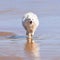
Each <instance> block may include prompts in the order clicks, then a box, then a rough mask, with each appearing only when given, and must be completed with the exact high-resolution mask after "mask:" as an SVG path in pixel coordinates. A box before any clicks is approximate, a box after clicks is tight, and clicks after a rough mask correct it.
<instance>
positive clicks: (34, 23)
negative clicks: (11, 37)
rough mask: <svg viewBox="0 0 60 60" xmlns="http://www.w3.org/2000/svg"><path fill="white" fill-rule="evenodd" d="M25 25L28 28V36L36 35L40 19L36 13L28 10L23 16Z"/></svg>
mask: <svg viewBox="0 0 60 60" xmlns="http://www.w3.org/2000/svg"><path fill="white" fill-rule="evenodd" d="M22 24H23V27H24V28H25V30H26V35H27V36H28V38H32V36H33V35H34V32H35V30H36V29H37V27H38V25H39V20H38V17H37V15H36V14H34V13H32V12H28V13H26V14H25V15H24V16H23V20H22Z"/></svg>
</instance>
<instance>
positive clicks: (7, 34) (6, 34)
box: [0, 32, 16, 36]
mask: <svg viewBox="0 0 60 60" xmlns="http://www.w3.org/2000/svg"><path fill="white" fill-rule="evenodd" d="M14 35H16V34H14V33H12V32H0V36H14Z"/></svg>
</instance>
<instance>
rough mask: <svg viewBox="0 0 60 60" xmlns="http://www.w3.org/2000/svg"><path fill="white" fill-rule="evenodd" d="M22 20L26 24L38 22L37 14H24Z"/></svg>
mask: <svg viewBox="0 0 60 60" xmlns="http://www.w3.org/2000/svg"><path fill="white" fill-rule="evenodd" d="M23 21H25V22H26V23H27V24H28V25H32V24H36V25H38V24H39V22H38V17H37V15H36V14H34V13H32V12H29V13H27V14H25V15H24V17H23Z"/></svg>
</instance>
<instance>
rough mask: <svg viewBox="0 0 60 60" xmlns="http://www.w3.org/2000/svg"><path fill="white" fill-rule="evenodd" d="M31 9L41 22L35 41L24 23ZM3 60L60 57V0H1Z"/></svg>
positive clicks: (0, 48)
mask: <svg viewBox="0 0 60 60" xmlns="http://www.w3.org/2000/svg"><path fill="white" fill-rule="evenodd" d="M29 11H32V12H34V13H36V14H37V15H38V18H39V22H40V25H39V27H38V28H37V30H36V32H35V35H34V36H33V41H34V43H27V40H26V35H25V30H24V28H23V26H22V23H21V22H22V17H23V15H24V14H25V13H26V12H29ZM0 60H60V1H59V0H8V1H7V0H0Z"/></svg>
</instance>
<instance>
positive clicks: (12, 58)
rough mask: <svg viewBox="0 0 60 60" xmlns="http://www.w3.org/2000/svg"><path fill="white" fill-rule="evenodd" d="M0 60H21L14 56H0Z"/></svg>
mask: <svg viewBox="0 0 60 60" xmlns="http://www.w3.org/2000/svg"><path fill="white" fill-rule="evenodd" d="M0 60H23V59H22V58H20V57H15V56H0Z"/></svg>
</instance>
